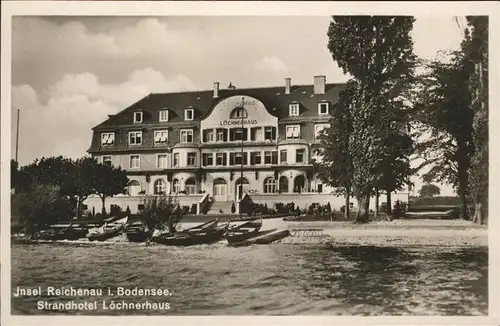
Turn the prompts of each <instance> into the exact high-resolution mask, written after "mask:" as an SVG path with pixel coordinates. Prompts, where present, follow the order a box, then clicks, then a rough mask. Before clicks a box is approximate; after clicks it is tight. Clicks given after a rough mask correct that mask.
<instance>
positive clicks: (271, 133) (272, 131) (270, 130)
mask: <svg viewBox="0 0 500 326" xmlns="http://www.w3.org/2000/svg"><path fill="white" fill-rule="evenodd" d="M264 138H265V139H266V140H267V139H269V140H275V139H276V127H265V129H264Z"/></svg>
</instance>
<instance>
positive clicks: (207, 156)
mask: <svg viewBox="0 0 500 326" xmlns="http://www.w3.org/2000/svg"><path fill="white" fill-rule="evenodd" d="M202 161H203V166H211V165H214V155H213V154H212V153H203V154H202Z"/></svg>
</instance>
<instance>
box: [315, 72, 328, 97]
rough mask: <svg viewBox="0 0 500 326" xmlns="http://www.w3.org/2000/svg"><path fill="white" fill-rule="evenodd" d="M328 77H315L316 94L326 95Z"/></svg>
mask: <svg viewBox="0 0 500 326" xmlns="http://www.w3.org/2000/svg"><path fill="white" fill-rule="evenodd" d="M325 84H326V76H314V94H325Z"/></svg>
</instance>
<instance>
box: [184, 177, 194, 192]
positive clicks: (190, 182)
mask: <svg viewBox="0 0 500 326" xmlns="http://www.w3.org/2000/svg"><path fill="white" fill-rule="evenodd" d="M184 188H185V190H186V194H188V195H194V194H196V181H194V179H192V178H190V179H187V180H186V185H185V187H184Z"/></svg>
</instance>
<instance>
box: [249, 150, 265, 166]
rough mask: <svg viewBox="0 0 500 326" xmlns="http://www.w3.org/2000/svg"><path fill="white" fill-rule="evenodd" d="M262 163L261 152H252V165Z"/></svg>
mask: <svg viewBox="0 0 500 326" xmlns="http://www.w3.org/2000/svg"><path fill="white" fill-rule="evenodd" d="M256 164H262V155H261V153H260V152H251V153H250V165H256Z"/></svg>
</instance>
